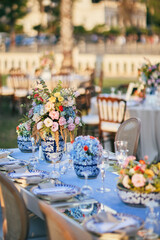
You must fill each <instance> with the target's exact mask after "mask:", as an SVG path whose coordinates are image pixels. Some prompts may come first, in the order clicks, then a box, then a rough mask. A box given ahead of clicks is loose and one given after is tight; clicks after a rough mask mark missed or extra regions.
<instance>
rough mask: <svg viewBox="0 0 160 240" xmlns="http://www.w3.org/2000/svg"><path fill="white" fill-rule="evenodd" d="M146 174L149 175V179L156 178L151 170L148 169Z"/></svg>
mask: <svg viewBox="0 0 160 240" xmlns="http://www.w3.org/2000/svg"><path fill="white" fill-rule="evenodd" d="M144 173H145V174H147V175H148V177H149V178H152V177H154V172H153V171H152V170H151V169H146V170H145V172H144Z"/></svg>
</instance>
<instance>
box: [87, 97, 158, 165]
mask: <svg viewBox="0 0 160 240" xmlns="http://www.w3.org/2000/svg"><path fill="white" fill-rule="evenodd" d="M104 95H106V94H104ZM106 96H108V95H106ZM115 96H116V95H115ZM122 97H124V96H122ZM90 114H98V109H97V102H96V98H93V99H92V101H91V110H90ZM130 117H138V118H139V119H140V120H141V132H140V141H139V146H138V151H137V156H138V159H143V158H144V156H145V155H147V156H148V157H149V161H150V162H152V161H153V160H155V161H160V128H159V122H160V106H159V105H157V104H156V103H154V102H149V103H148V102H146V101H142V102H140V101H139V100H136V99H134V98H133V99H132V98H131V99H130V100H129V101H127V109H126V117H125V119H128V118H130Z"/></svg>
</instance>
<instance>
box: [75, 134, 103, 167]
mask: <svg viewBox="0 0 160 240" xmlns="http://www.w3.org/2000/svg"><path fill="white" fill-rule="evenodd" d="M102 150H103V148H102V145H101V144H100V142H99V140H98V139H97V138H95V137H93V136H78V137H76V138H75V141H74V142H73V148H72V150H71V157H72V159H74V160H75V161H78V162H86V161H87V162H88V163H89V162H92V159H93V157H95V158H96V157H101V155H102Z"/></svg>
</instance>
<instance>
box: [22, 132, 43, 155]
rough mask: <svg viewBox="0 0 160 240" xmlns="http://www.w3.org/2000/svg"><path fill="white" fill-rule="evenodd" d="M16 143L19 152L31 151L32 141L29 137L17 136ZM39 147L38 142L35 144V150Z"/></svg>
mask: <svg viewBox="0 0 160 240" xmlns="http://www.w3.org/2000/svg"><path fill="white" fill-rule="evenodd" d="M17 144H18V148H19V150H20V151H21V152H24V153H27V152H32V143H31V137H30V136H28V137H26V136H18V137H17ZM38 148H39V143H37V145H36V149H35V151H37V150H38Z"/></svg>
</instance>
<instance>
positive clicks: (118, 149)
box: [114, 141, 128, 167]
mask: <svg viewBox="0 0 160 240" xmlns="http://www.w3.org/2000/svg"><path fill="white" fill-rule="evenodd" d="M114 147H115V154H116V158H117V161H118V164H119V165H120V167H122V166H123V163H124V161H125V159H126V157H127V155H128V142H127V141H115V142H114Z"/></svg>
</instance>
